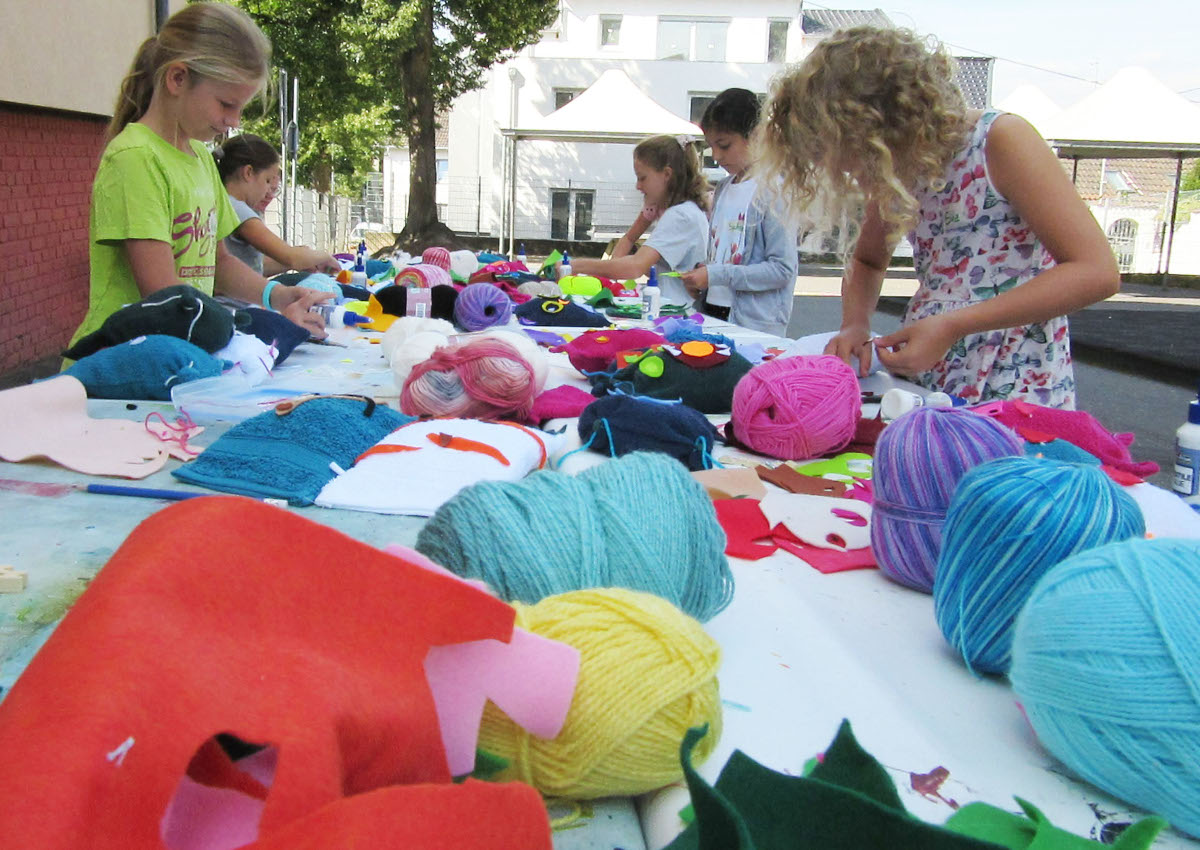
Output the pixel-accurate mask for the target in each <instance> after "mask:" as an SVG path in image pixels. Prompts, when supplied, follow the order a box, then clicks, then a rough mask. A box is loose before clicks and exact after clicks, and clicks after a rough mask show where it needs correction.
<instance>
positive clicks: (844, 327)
mask: <svg viewBox="0 0 1200 850" xmlns="http://www.w3.org/2000/svg"><path fill="white" fill-rule="evenodd" d="M760 143H761V145H762V148H763V150H762V153H761V156H760V163H761V165H762V167H763V170H764V171H765V172H767V173H770V174H775V175H777V177H778V179H779V181H780V185H781V186H782V191H783V192H784V193H785V195H786V196H787V197H788V199H789V201H790V202H791V203H792V204H793V205H798V204H804V203H807V202H810V201H812V200H813V199H814V198H815V197H816V196H817V195H822V196H825V195H826V193H829V194H830V195H832V196H833V197H836V198H838V199H840V203H841V207H842V209H843V210H846V209H850V208H851V207H852V205H853V204H855V203H858V204H860V205H861V206H860V208H861V209H862V210H863V213H862V218H861V229H860V231H859V235H858V240H857V242H856V244H855V246H854V249H853V253H852V256H851V257H850V259H849V262H848V263H847V267H846V270H845V273H844V275H843V278H842V324H841V328H840V330H839V332H838V334H837V335H836V336H835V337H834V338H833V340H832V341H831V342H830V343H829V345H828V347H827V348H826V353H829V354H836V355H837V356H839V357H841V358H842V359H843V360H846V361H847V362H849V360H850V357H851V356H852V355H856V356H857V357H858V358H859V365H860V372H861V373H862V374H863V375H866V374H867V373H868V372H869V370H870V367H871V354H872V350H874V352H875V354H876V355H877V356H878V358H879V362H880V363H881V364H882V365H883V366H885V367H886V368H887V369H888V370H889V371H892V372H895V373H899V374H903V375H908V376H911V377H912V378H913V379H914V380H915V381H916V382H917V383H920V384H922V385H923V386H925V387H928V388H929V389H937V390H942V391H943V392H946V393H949V394H951V395H954V396H957V397H959V398H961V399H963V400H965V401H967V402H971V403H974V402H981V401H987V400H990V399H1007V398H1022V399H1024V400H1026V401H1031V402H1034V403H1037V404H1042V405H1046V406H1050V407H1065V408H1072V407H1074V405H1075V379H1074V374H1073V371H1072V367H1071V353H1070V342H1069V339H1068V336H1067V320H1066V314H1068V313H1071V312H1074V311H1075V310H1079V309H1081V308H1083V307H1085V306H1087V305H1088V304H1092V303H1094V302H1096V301H1099V300H1102V299H1104V298H1107V297H1109V296H1110V295H1113V294H1114V293H1115V292H1116V291H1117V290H1118V288H1119V286H1120V278H1119V276H1118V273H1117V266H1116V262H1115V260H1114V258H1113V254H1112V251H1111V250H1110V249H1109V246H1108V242H1107V240H1106V239H1105V238H1104V234H1103V233H1102V232H1101V230H1100V228H1099V226H1098V225H1097V224H1096V221H1095V219H1094V218H1093V217H1092V215H1091V213H1090V212H1089V211H1088V209H1087V207H1086V206H1085V205H1084V203H1083V201H1082V200H1081V199H1080V198H1079V195H1078V194H1077V193H1076V191H1075V187H1074V186H1072V185H1071V182H1070V181H1069V180H1068V179H1067V177H1066V174H1065V172H1064V171H1063V169H1062V167H1061V165H1060V164H1059V162H1058V160H1057V158H1056V157H1055V156H1054V153H1053V152H1052V151H1051V150H1050V148H1049V146H1047V145H1046V143H1045V142H1044V141H1043V139H1042V138H1041V137H1040V136H1039V135H1038V133H1037V131H1036V130H1034V129H1033V127H1031V126H1030V125H1029V124H1028V123H1027V122H1026V121H1024V120H1023V119H1021V118H1019V117H1017V116H1016V115H1010V114H1005V113H1002V112H999V111H997V110H973V109H967V108H966V106H965V105H964V103H963V99H962V95H961V94H960V93H959V91H958V89H957V87H956V86H955V84H954V81H953V76H952V71H951V65H950V60H949V58H948V57H947V56H946V54H945V53H944V52H943V51H942V50H941V48H940V47H939V46H936V45H927V44H926V42H925V41H923V40H921V39H919V38H918V37H916V36H915V35H914V34H912V33H910V32H907V31H904V30H892V29H878V28H874V27H856V28H854V29H850V30H845V31H843V32H838V33H835V34H833V35H831V36H829V37H828V38H826V39H825V40H824V41H822V42H821V43H820V44H818V45H817V47H816V48H815V49H814V50H813V52H812V53H811V54H810V55H809V56H808V57H806V58H805V60H804V61H803V62H802V63H800V64H799V65H798V66H796V67H795V68H793V69H791V70H789V71H788V72H787V73H785V74H784V75H783V76H782V78H781V79H780V80H779V81H778V82H777V84H776V86H775V90H774V92H773V95H772V99H771V101H770V103H769V105H768V109H767V116H766V119H765V120H764V122H763V128H762V136H761V139H760ZM904 233H907V234H908V238H909V241H910V242H911V243H912V246H913V263H914V266H915V269H916V274H917V279H918V281H919V283H920V286H919V288H918V290H917V292H916V294H915V295H913V297H912V300H911V301H910V302H909V304H908V309H907V310H906V312H905V314H904V320H903V326H902V327H901V329H900V330H899V331H897V332H895V333H893V334H889V335H887V336H884V337H879V338H876V339H874V340H872V339H871V329H870V316H871V314H872V312H874V310H875V305H876V302H877V301H878V298H879V290H880V286H881V285H882V282H883V278H884V274H885V272H886V271H887V267H888V262H889V260H890V258H891V256H892V252H893V250H894V248H895V246H896V243H897V241H898V240H899V238H900V236H901V235H902V234H904Z"/></svg>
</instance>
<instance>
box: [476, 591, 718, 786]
mask: <svg viewBox="0 0 1200 850" xmlns="http://www.w3.org/2000/svg"><path fill="white" fill-rule="evenodd" d="M514 607H515V608H516V609H517V619H516V625H518V626H520V627H522V628H524V629H527V630H529V631H531V632H533V633H534V634H538V635H541V636H542V637H546V638H550V639H552V640H557V641H561V642H563V643H566V644H569V645H570V646H573V647H575V648H576V649H578V650H579V652H580V665H579V678H578V680H577V683H576V686H575V695H574V697H573V698H572V700H571V708H570V710H569V711H568V712H567V720H566V723H565V724H564V725H563V728H562V731H561V732H560V733H559V734H558V736H557V737H556V738H553V739H545V738H537V737H534V736H533V735H531V734H529V733H528V732H526V731H525V730H524V729H522V728H521V727H519V726H517V725H516V724H515V723H513V722H512V721H511V720H509V719H508V718H507V717H506V716H505V715H504V714H503V713H502V712H501V711H500V710H499V709H498V708H496V707H495V706H494V705H492V704H491V703H488V705H487V707H486V708H485V709H484V713H483V724H482V726H481V728H480V730H479V746H480V748H481V749H483V750H484V751H486V752H489V753H492V754H494V755H498V756H500V757H501V758H504V759H505V760H507V761H508V762H509V766H508V768H506V769H505V770H504V771H503V772H502V773H501V774H500V776H499V777H497V778H499V779H502V780H506V781H513V780H516V781H521V782H525V783H527V784H529V785H532V786H533V787H534V788H536V789H537V790H538V791H540V792H542V794H544V795H546V796H548V797H561V798H566V799H570V800H588V799H593V798H597V797H615V796H621V797H625V796H631V795H634V794H641V793H644V792H646V791H652V790H654V789H656V788H662V787H663V786H665V785H670V784H671V783H672V782H677V781H679V780H680V779H682V778H683V771H682V768H681V766H680V763H679V742H680V741H682V740H683V736H684V733H685V732H687V730H688V729H689V728H691V727H693V726H701V725H703V724H705V723H707V724H709V728H710V730H711V732H712V734H710V735H708V736H706V737H705V739H704V740H703V741H702V742H701V743H700V747H701V748H702V750H701V751H698V752H697V754H696V755H697V757H698V758H700V759H703V758H705V757H707V756H708V755H709V754H710V753H711V752H712V750H713V748H714V747H715V746H716V743H717V738H719V737H720V733H721V696H720V691H719V689H718V685H717V668H718V667H719V666H720V661H721V649H720V646H718V644H717V642H716V641H715V640H713V639H712V638H711V637H709V636H708V635H707V634H706V633H705V631H704V629H703V628H702V627H701V626H700V624H699V623H698V622H696V621H695V620H693V619H692V618H691V617H688V616H687V615H686V614H684V613H682V612H681V611H679V609H677V608H676V607H675V606H673V605H672V604H671V603H669V602H667V601H666V600H664V599H660V598H659V597H657V596H654V595H652V594H649V593H640V592H638V591H633V590H625V589H623V588H617V587H610V588H602V589H597V590H577V591H573V592H571V593H563V594H560V595H558V596H550V597H547V598H546V599H543V600H542V601H541V602H539V603H537V604H536V605H532V606H526V605H521V604H519V603H517V604H516V605H515V606H514Z"/></svg>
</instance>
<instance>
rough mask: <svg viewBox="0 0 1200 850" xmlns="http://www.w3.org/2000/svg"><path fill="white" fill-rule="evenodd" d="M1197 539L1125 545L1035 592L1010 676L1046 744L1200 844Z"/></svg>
mask: <svg viewBox="0 0 1200 850" xmlns="http://www.w3.org/2000/svg"><path fill="white" fill-rule="evenodd" d="M1197 612H1200V540H1167V539H1156V540H1126V541H1123V542H1119V543H1110V544H1108V545H1106V546H1100V547H1098V548H1095V549H1090V550H1088V551H1087V552H1081V553H1080V554H1078V555H1075V556H1074V557H1072V558H1069V559H1068V560H1066V561H1063V562H1062V563H1061V564H1059V565H1058V566H1056V567H1055V568H1054V569H1053V570H1051V571H1050V572H1049V573H1048V574H1047V575H1046V576H1045V578H1043V579H1042V580H1041V581H1040V582H1038V584H1037V586H1036V587H1035V588H1034V590H1033V593H1032V594H1031V595H1030V597H1029V601H1028V602H1027V603H1026V605H1025V608H1024V610H1023V611H1022V612H1021V615H1020V616H1019V617H1018V618H1017V627H1016V635H1015V638H1014V640H1013V662H1012V672H1011V674H1010V678H1011V680H1012V685H1013V690H1014V691H1016V694H1017V696H1018V697H1019V699H1020V700H1021V703H1022V705H1023V706H1024V709H1025V714H1026V716H1027V717H1028V718H1029V722H1030V724H1032V726H1033V729H1034V731H1035V732H1036V733H1037V736H1038V739H1039V740H1040V741H1041V742H1042V744H1043V745H1044V746H1045V747H1046V749H1048V750H1049V751H1050V752H1051V753H1053V754H1054V755H1055V756H1056V757H1057V758H1058V759H1059V760H1060V761H1062V762H1063V763H1064V764H1065V765H1067V767H1069V768H1070V769H1071V770H1072V771H1074V772H1075V773H1076V774H1078V775H1079V776H1081V777H1082V778H1083V779H1086V780H1087V781H1088V782H1091V783H1092V784H1093V785H1096V786H1097V787H1099V788H1101V789H1103V790H1105V791H1107V792H1109V793H1111V794H1113V795H1115V796H1117V797H1120V798H1121V799H1123V800H1126V801H1128V802H1129V803H1132V804H1133V805H1136V806H1140V807H1142V808H1145V809H1148V810H1150V811H1152V812H1155V813H1156V814H1160V815H1162V816H1163V817H1165V818H1166V819H1167V820H1169V821H1170V822H1171V823H1172V824H1173V825H1174V826H1175V827H1176V828H1178V829H1180V830H1182V831H1183V832H1186V833H1188V834H1190V835H1192V836H1196V837H1200V616H1198V614H1197Z"/></svg>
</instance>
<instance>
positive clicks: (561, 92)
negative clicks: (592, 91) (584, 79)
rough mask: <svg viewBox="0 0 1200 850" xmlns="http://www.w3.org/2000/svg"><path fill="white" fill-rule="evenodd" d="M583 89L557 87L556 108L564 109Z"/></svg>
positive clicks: (555, 94)
mask: <svg viewBox="0 0 1200 850" xmlns="http://www.w3.org/2000/svg"><path fill="white" fill-rule="evenodd" d="M581 91H583V89H555V90H554V108H555V109H562V108H563V107H564V106H566V105H567V104H568V103H570V102H571V101H572V100H574V99H575V95H577V94H579V93H580V92H581Z"/></svg>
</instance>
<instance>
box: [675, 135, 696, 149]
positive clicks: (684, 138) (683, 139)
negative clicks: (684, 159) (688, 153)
mask: <svg viewBox="0 0 1200 850" xmlns="http://www.w3.org/2000/svg"><path fill="white" fill-rule="evenodd" d="M675 141H677V142H679V147H681V148H683V149H684V150H687V147H688V145H690V144H693V143H694V142H695V141H696V140H695V139H693V138H692V137H691V136H689V135H687V134H686V133H684V134H682V135H679V136H676V137H675Z"/></svg>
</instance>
